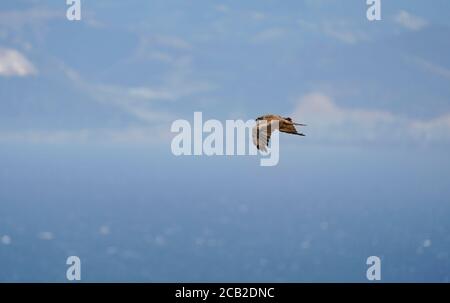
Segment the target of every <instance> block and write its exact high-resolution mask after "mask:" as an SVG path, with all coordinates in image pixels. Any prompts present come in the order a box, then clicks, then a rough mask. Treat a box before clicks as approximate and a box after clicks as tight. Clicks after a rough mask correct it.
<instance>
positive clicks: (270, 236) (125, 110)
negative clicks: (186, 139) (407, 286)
mask: <svg viewBox="0 0 450 303" xmlns="http://www.w3.org/2000/svg"><path fill="white" fill-rule="evenodd" d="M365 2H366V1H364V0H348V1H347V0H346V1H337V0H328V1H325V0H305V1H299V0H297V1H294V0H292V1H269V0H266V1H263V0H258V1H256V0H250V1H190V2H187V1H171V0H169V1H167V0H164V1H162V0H161V1H137V0H130V1H111V0H96V1H93V0H90V1H87V0H84V1H83V0H82V20H81V21H79V22H69V21H68V20H66V18H65V16H66V9H67V6H66V4H65V1H64V0H61V1H59V0H58V1H39V0H34V1H32V0H30V1H24V0H15V1H12V0H6V1H1V2H0V206H1V207H2V209H1V212H0V265H1V266H0V268H1V270H0V281H65V276H64V274H65V267H64V266H65V257H66V256H68V255H71V254H76V255H79V256H80V257H81V259H82V260H83V262H84V264H87V270H86V271H85V273H86V275H85V278H84V279H85V280H86V281H291V282H295V281H319V282H323V281H353V282H354V281H358V282H360V281H366V280H365V270H366V264H365V260H366V258H367V257H368V256H369V255H378V256H380V257H381V258H382V260H383V264H385V265H383V266H384V267H383V273H384V274H383V275H384V277H385V278H384V281H393V282H396V281H415V282H423V281H427V282H429V281H439V282H442V281H447V282H448V281H450V275H449V273H450V258H449V257H450V256H449V253H448V252H449V248H450V238H449V236H448V235H449V231H450V226H449V223H448V217H449V215H450V207H449V205H448V200H449V197H450V191H449V189H450V186H449V184H448V183H449V180H450V169H449V168H450V158H449V156H448V154H449V144H450V85H449V84H450V58H449V56H448V54H449V53H450V18H449V12H450V2H448V1H447V0H434V1H432V3H431V1H422V0H421V1H419V0H409V1H406V0H405V1H401V0H396V1H393V0H389V1H387V0H382V21H377V22H369V21H368V20H367V19H366V8H367V6H366V4H365ZM195 111H202V112H203V117H204V119H208V118H214V119H219V120H225V119H244V120H247V119H253V118H255V117H258V116H260V115H262V114H265V113H277V114H281V115H290V116H292V117H293V118H295V119H296V120H298V121H300V122H303V123H306V124H308V127H306V128H305V129H304V132H305V133H306V134H307V136H306V137H305V138H301V139H300V140H299V138H298V137H296V136H293V137H295V138H293V137H289V136H280V137H281V138H280V140H281V147H280V163H279V165H278V166H275V167H271V168H263V167H259V161H258V159H256V157H253V158H252V157H175V156H173V155H172V154H171V152H170V143H171V139H172V137H173V136H174V135H173V134H171V133H170V125H171V123H172V122H173V121H174V120H175V119H180V118H181V119H187V120H192V119H193V113H194V112H195ZM58 262H59V263H58Z"/></svg>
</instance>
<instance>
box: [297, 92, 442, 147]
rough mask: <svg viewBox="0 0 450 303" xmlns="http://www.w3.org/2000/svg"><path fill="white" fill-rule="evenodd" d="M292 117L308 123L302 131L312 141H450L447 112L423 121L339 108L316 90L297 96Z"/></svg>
mask: <svg viewBox="0 0 450 303" xmlns="http://www.w3.org/2000/svg"><path fill="white" fill-rule="evenodd" d="M292 116H293V117H294V118H295V120H297V121H300V122H302V123H306V124H308V127H307V129H305V132H306V133H307V134H308V139H309V140H311V141H312V142H316V143H335V144H343V143H346V144H347V143H354V144H363V143H381V144H383V143H393V144H403V143H420V144H427V143H430V144H432V143H442V142H447V143H450V113H449V114H445V115H443V116H440V117H436V118H434V119H431V120H425V121H423V120H417V119H411V118H407V117H404V116H401V115H397V114H393V113H391V112H389V111H380V110H369V109H353V108H345V107H340V106H338V105H337V104H336V103H335V102H334V100H333V99H332V98H331V97H329V96H327V95H325V94H322V93H320V92H319V93H311V94H308V95H305V96H303V97H302V98H300V99H299V101H298V104H297V107H296V109H295V111H294V113H293V115H292Z"/></svg>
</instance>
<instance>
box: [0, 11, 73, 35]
mask: <svg viewBox="0 0 450 303" xmlns="http://www.w3.org/2000/svg"><path fill="white" fill-rule="evenodd" d="M64 18H65V14H64V13H61V11H58V10H48V9H39V8H32V9H28V10H10V11H2V12H0V25H1V26H4V27H9V28H13V29H16V30H17V29H20V28H21V27H23V26H26V25H36V24H41V23H45V22H47V21H49V20H53V19H60V20H63V19H64Z"/></svg>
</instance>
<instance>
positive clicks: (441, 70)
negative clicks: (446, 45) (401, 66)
mask: <svg viewBox="0 0 450 303" xmlns="http://www.w3.org/2000/svg"><path fill="white" fill-rule="evenodd" d="M405 60H406V61H409V62H412V63H414V64H416V65H418V66H419V67H421V68H423V69H424V70H426V71H428V72H430V73H432V74H435V75H437V76H440V77H443V78H447V79H449V80H450V69H448V68H446V67H443V66H440V65H437V64H435V63H433V62H430V61H427V60H425V59H423V58H420V57H415V56H406V57H405Z"/></svg>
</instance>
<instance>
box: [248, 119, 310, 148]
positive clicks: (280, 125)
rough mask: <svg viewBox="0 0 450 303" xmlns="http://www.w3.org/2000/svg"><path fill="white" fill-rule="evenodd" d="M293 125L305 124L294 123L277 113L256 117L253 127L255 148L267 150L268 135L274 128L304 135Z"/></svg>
mask: <svg viewBox="0 0 450 303" xmlns="http://www.w3.org/2000/svg"><path fill="white" fill-rule="evenodd" d="M295 125H299V126H306V125H305V124H300V123H295V122H293V121H292V119H291V118H289V117H282V116H279V115H272V114H269V115H264V116H261V117H258V118H256V125H255V127H254V128H253V143H254V144H255V145H256V148H257V149H259V150H262V151H267V146H268V145H269V141H270V136H271V135H272V133H273V132H274V131H275V130H278V131H280V132H283V133H288V134H292V135H298V136H305V135H304V134H303V133H299V132H298V131H297V129H296V128H295Z"/></svg>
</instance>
